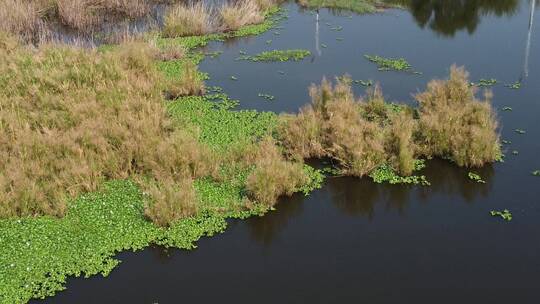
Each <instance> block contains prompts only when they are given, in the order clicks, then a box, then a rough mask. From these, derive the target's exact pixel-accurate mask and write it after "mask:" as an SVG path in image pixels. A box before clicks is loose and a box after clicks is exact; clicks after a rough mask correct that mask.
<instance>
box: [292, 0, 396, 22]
mask: <svg viewBox="0 0 540 304" xmlns="http://www.w3.org/2000/svg"><path fill="white" fill-rule="evenodd" d="M298 4H300V5H301V6H303V7H306V8H309V9H318V8H329V9H337V10H347V11H352V12H355V13H358V14H367V13H374V12H376V11H378V10H379V8H381V7H392V4H391V3H388V2H387V1H384V0H298ZM347 18H352V16H350V15H349V16H348V17H347ZM327 25H330V24H329V23H327Z"/></svg>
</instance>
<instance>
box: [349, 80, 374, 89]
mask: <svg viewBox="0 0 540 304" xmlns="http://www.w3.org/2000/svg"><path fill="white" fill-rule="evenodd" d="M352 82H353V83H355V84H359V85H361V86H364V87H370V86H372V85H373V80H371V79H370V80H361V79H359V80H353V81H352Z"/></svg>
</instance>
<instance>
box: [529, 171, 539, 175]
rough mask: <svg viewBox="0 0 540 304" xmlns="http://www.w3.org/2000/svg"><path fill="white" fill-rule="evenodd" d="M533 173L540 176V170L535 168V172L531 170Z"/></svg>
mask: <svg viewBox="0 0 540 304" xmlns="http://www.w3.org/2000/svg"><path fill="white" fill-rule="evenodd" d="M531 174H532V175H534V176H540V170H534V171H533V172H531Z"/></svg>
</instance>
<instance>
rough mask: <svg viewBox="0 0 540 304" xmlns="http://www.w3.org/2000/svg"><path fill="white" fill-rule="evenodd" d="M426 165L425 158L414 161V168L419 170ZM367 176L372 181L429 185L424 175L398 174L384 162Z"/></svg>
mask: <svg viewBox="0 0 540 304" xmlns="http://www.w3.org/2000/svg"><path fill="white" fill-rule="evenodd" d="M425 167H426V164H425V160H423V159H418V160H415V161H414V170H413V171H420V170H422V169H423V168H425ZM369 177H371V178H372V179H373V181H374V182H376V183H378V184H381V183H389V184H392V185H395V184H410V185H422V186H429V185H431V184H430V182H429V181H428V180H427V179H426V176H425V175H411V176H400V175H399V174H398V173H397V172H396V171H395V170H394V169H392V167H391V166H389V165H387V164H384V165H382V166H380V167H379V168H377V169H375V170H374V171H373V172H371V173H370V174H369Z"/></svg>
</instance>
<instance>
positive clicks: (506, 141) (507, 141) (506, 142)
mask: <svg viewBox="0 0 540 304" xmlns="http://www.w3.org/2000/svg"><path fill="white" fill-rule="evenodd" d="M501 142H502V143H503V144H505V145H509V144H511V143H512V142H511V141H509V140H506V139H503V140H502V141H501Z"/></svg>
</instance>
